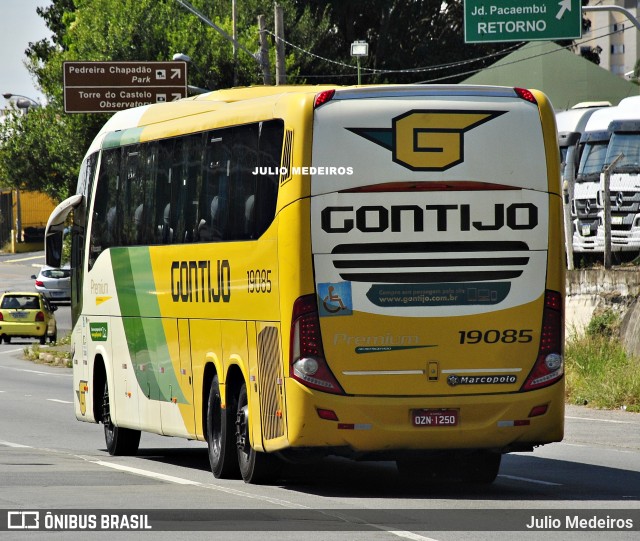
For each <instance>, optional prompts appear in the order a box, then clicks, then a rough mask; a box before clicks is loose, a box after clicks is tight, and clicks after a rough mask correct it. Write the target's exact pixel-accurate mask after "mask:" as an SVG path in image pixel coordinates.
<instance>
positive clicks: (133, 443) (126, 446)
mask: <svg viewBox="0 0 640 541" xmlns="http://www.w3.org/2000/svg"><path fill="white" fill-rule="evenodd" d="M102 423H103V424H104V440H105V442H106V444H107V451H109V454H110V455H112V456H126V455H135V454H136V453H137V452H138V446H139V445H140V431H139V430H132V429H130V428H122V427H119V426H115V425H114V424H113V423H112V422H111V407H110V405H109V386H108V384H107V382H106V381H105V382H104V394H103V398H102Z"/></svg>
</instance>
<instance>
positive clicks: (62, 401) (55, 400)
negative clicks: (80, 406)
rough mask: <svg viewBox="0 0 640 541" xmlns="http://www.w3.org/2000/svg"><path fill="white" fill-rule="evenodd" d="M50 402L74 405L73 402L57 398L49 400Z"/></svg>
mask: <svg viewBox="0 0 640 541" xmlns="http://www.w3.org/2000/svg"><path fill="white" fill-rule="evenodd" d="M47 400H48V401H49V402H59V403H60V404H73V402H69V401H68V400H59V399H57V398H47Z"/></svg>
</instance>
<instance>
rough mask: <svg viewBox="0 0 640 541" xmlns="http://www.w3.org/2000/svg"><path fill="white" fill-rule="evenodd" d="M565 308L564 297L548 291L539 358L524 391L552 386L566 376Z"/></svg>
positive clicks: (546, 293)
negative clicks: (564, 351) (564, 354)
mask: <svg viewBox="0 0 640 541" xmlns="http://www.w3.org/2000/svg"><path fill="white" fill-rule="evenodd" d="M563 309H564V307H563V301H562V295H561V294H560V293H558V292H557V291H546V292H545V296H544V312H543V316H542V333H541V335H540V348H539V349H538V358H537V359H536V364H535V365H534V366H533V370H531V373H530V374H529V377H528V378H527V379H526V381H525V382H524V385H523V386H522V389H521V390H522V391H532V390H533V389H540V388H541V387H546V386H548V385H551V384H553V383H555V382H556V381H558V380H559V379H561V378H562V376H563V375H564V356H563V350H564V348H563V346H564V313H563V312H564V310H563Z"/></svg>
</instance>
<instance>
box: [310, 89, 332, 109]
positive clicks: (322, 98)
mask: <svg viewBox="0 0 640 541" xmlns="http://www.w3.org/2000/svg"><path fill="white" fill-rule="evenodd" d="M335 93H336V91H335V90H333V89H332V90H323V91H322V92H320V93H319V94H316V97H315V99H314V100H313V108H314V109H317V108H318V107H320V106H321V105H324V104H325V103H327V102H328V101H330V100H331V98H333V96H334V95H335Z"/></svg>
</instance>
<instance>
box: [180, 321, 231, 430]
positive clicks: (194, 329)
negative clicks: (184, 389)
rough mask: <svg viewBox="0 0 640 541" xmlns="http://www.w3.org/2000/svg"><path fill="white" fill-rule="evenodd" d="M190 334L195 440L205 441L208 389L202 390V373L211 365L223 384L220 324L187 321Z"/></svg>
mask: <svg viewBox="0 0 640 541" xmlns="http://www.w3.org/2000/svg"><path fill="white" fill-rule="evenodd" d="M189 327H190V334H191V358H192V370H193V408H194V412H195V432H196V435H197V438H198V439H199V440H201V441H205V435H206V430H207V426H206V421H205V420H204V419H205V418H206V417H205V416H206V412H207V397H208V396H209V389H206V388H204V386H203V384H204V372H205V368H206V366H207V364H208V363H213V365H214V367H215V371H216V374H218V378H219V381H220V383H221V384H223V383H224V369H223V362H222V336H221V330H220V327H221V322H220V321H218V320H211V319H192V320H190V321H189Z"/></svg>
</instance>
